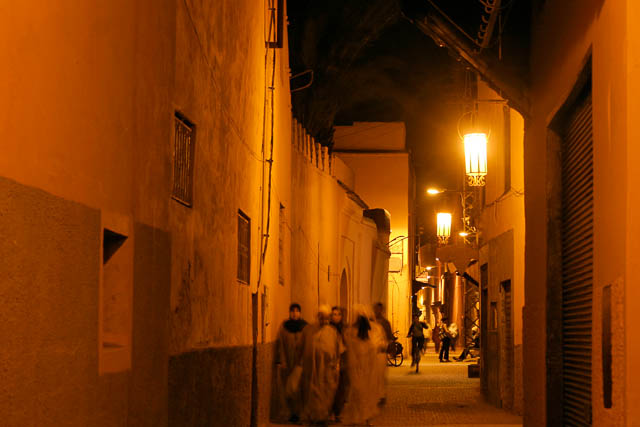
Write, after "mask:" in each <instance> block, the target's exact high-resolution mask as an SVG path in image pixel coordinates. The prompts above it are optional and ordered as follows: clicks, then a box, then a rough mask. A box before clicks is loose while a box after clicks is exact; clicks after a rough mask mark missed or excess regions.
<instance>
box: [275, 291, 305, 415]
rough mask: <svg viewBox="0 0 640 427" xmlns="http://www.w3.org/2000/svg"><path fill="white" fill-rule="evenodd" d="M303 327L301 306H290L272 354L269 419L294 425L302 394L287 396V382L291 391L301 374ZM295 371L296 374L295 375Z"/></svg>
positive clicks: (295, 304)
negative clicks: (273, 367) (272, 387)
mask: <svg viewBox="0 0 640 427" xmlns="http://www.w3.org/2000/svg"><path fill="white" fill-rule="evenodd" d="M305 326H307V322H306V321H305V320H304V319H302V310H301V308H300V304H298V303H293V304H291V305H290V306H289V318H288V319H287V320H285V321H284V322H282V325H281V326H280V330H279V331H278V337H277V340H276V348H275V355H274V361H275V365H276V369H275V381H274V393H273V405H272V417H271V418H272V419H273V420H274V421H290V422H297V421H298V420H299V417H300V411H301V405H302V402H301V395H300V393H299V392H294V393H289V394H288V393H287V383H289V385H290V386H289V388H290V389H291V388H292V387H291V383H292V382H297V381H299V376H300V374H301V372H302V367H301V364H302V343H303V341H302V332H303V330H304V328H305ZM296 367H297V368H296ZM294 370H297V372H296V373H294ZM293 377H297V379H296V378H293ZM296 388H297V387H296Z"/></svg>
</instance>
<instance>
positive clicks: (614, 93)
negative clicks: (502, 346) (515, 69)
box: [523, 0, 640, 426]
mask: <svg viewBox="0 0 640 427" xmlns="http://www.w3.org/2000/svg"><path fill="white" fill-rule="evenodd" d="M639 7H640V5H638V2H635V1H625V0H598V1H587V2H581V3H580V5H579V7H578V6H577V5H573V4H570V3H567V2H561V1H546V2H536V6H535V8H534V17H533V19H534V20H533V22H534V27H533V33H532V45H531V49H532V50H531V61H530V63H531V83H530V93H529V99H530V111H529V112H528V117H527V118H526V122H525V151H524V158H525V213H526V219H527V221H526V233H527V243H526V247H525V311H524V340H523V341H524V345H525V347H524V352H523V354H524V357H523V359H524V365H523V371H524V386H525V395H524V400H525V402H526V405H525V408H524V421H525V424H527V425H545V424H546V425H560V424H568V423H575V425H590V424H592V425H599V426H609V425H636V424H637V423H638V422H640V408H638V405H637V404H635V402H637V401H638V399H639V396H640V389H639V385H638V382H637V378H638V375H639V374H638V366H637V364H635V363H634V362H633V360H634V354H636V353H637V351H636V350H637V347H638V339H637V333H636V328H634V324H635V322H636V321H637V316H638V312H639V310H638V301H640V299H639V298H638V288H637V286H635V277H637V273H638V268H640V267H639V266H638V263H637V261H636V254H637V253H638V238H637V237H638V235H639V232H640V230H639V228H638V216H637V215H636V214H635V212H636V211H635V208H636V207H637V206H638V203H639V200H638V197H639V196H638V192H637V191H635V189H636V188H637V186H636V184H637V183H638V181H639V179H640V177H639V175H638V171H637V167H636V166H635V161H636V160H638V159H640V152H638V144H637V133H638V130H637V126H635V117H636V116H637V113H638V99H637V96H636V95H637V94H638V93H640V88H639V87H638V81H639V79H638V70H639V68H638V62H639V60H640V32H639V31H638V29H637V25H635V18H636V17H637V16H640V15H639V14H640V9H639ZM550 28H554V31H549V29H550Z"/></svg>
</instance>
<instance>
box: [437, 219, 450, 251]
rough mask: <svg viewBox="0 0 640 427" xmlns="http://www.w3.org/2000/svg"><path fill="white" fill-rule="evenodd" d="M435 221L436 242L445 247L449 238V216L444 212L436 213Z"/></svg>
mask: <svg viewBox="0 0 640 427" xmlns="http://www.w3.org/2000/svg"><path fill="white" fill-rule="evenodd" d="M436 219H437V232H436V235H437V236H438V241H439V242H440V243H441V244H443V245H445V244H446V243H447V242H448V241H449V237H450V236H451V214H450V213H445V212H438V214H437V215H436Z"/></svg>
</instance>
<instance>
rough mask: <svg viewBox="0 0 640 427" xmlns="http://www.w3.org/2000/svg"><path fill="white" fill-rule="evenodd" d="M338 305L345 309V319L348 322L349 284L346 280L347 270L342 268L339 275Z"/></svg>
mask: <svg viewBox="0 0 640 427" xmlns="http://www.w3.org/2000/svg"><path fill="white" fill-rule="evenodd" d="M340 306H341V307H342V308H344V310H345V321H347V322H349V321H350V320H351V319H349V311H348V310H349V284H348V282H347V272H346V270H342V276H341V277H340Z"/></svg>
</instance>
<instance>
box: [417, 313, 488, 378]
mask: <svg viewBox="0 0 640 427" xmlns="http://www.w3.org/2000/svg"><path fill="white" fill-rule="evenodd" d="M429 329H430V327H429V325H428V324H427V323H425V322H423V321H421V320H420V315H419V314H414V315H413V323H412V324H411V326H410V327H409V334H408V335H407V338H411V358H412V361H411V367H414V366H415V368H416V373H418V372H419V369H420V355H421V354H422V353H423V352H424V350H425V343H426V337H428V336H429V335H428V333H429ZM476 329H477V328H476ZM457 337H458V325H456V324H455V323H451V324H449V323H448V319H447V318H446V317H444V316H443V317H442V319H440V322H439V323H438V324H437V325H436V327H435V328H433V329H432V330H431V338H432V339H433V342H434V344H435V347H436V353H438V356H439V359H440V362H441V363H444V362H450V360H449V350H450V349H451V346H452V345H453V342H454V341H455V339H456V338H457ZM468 353H469V351H468V350H467V349H466V348H465V350H464V351H463V353H462V354H461V355H460V357H458V358H456V357H454V359H455V360H457V361H462V360H464V359H465V357H466V356H467V355H468Z"/></svg>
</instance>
